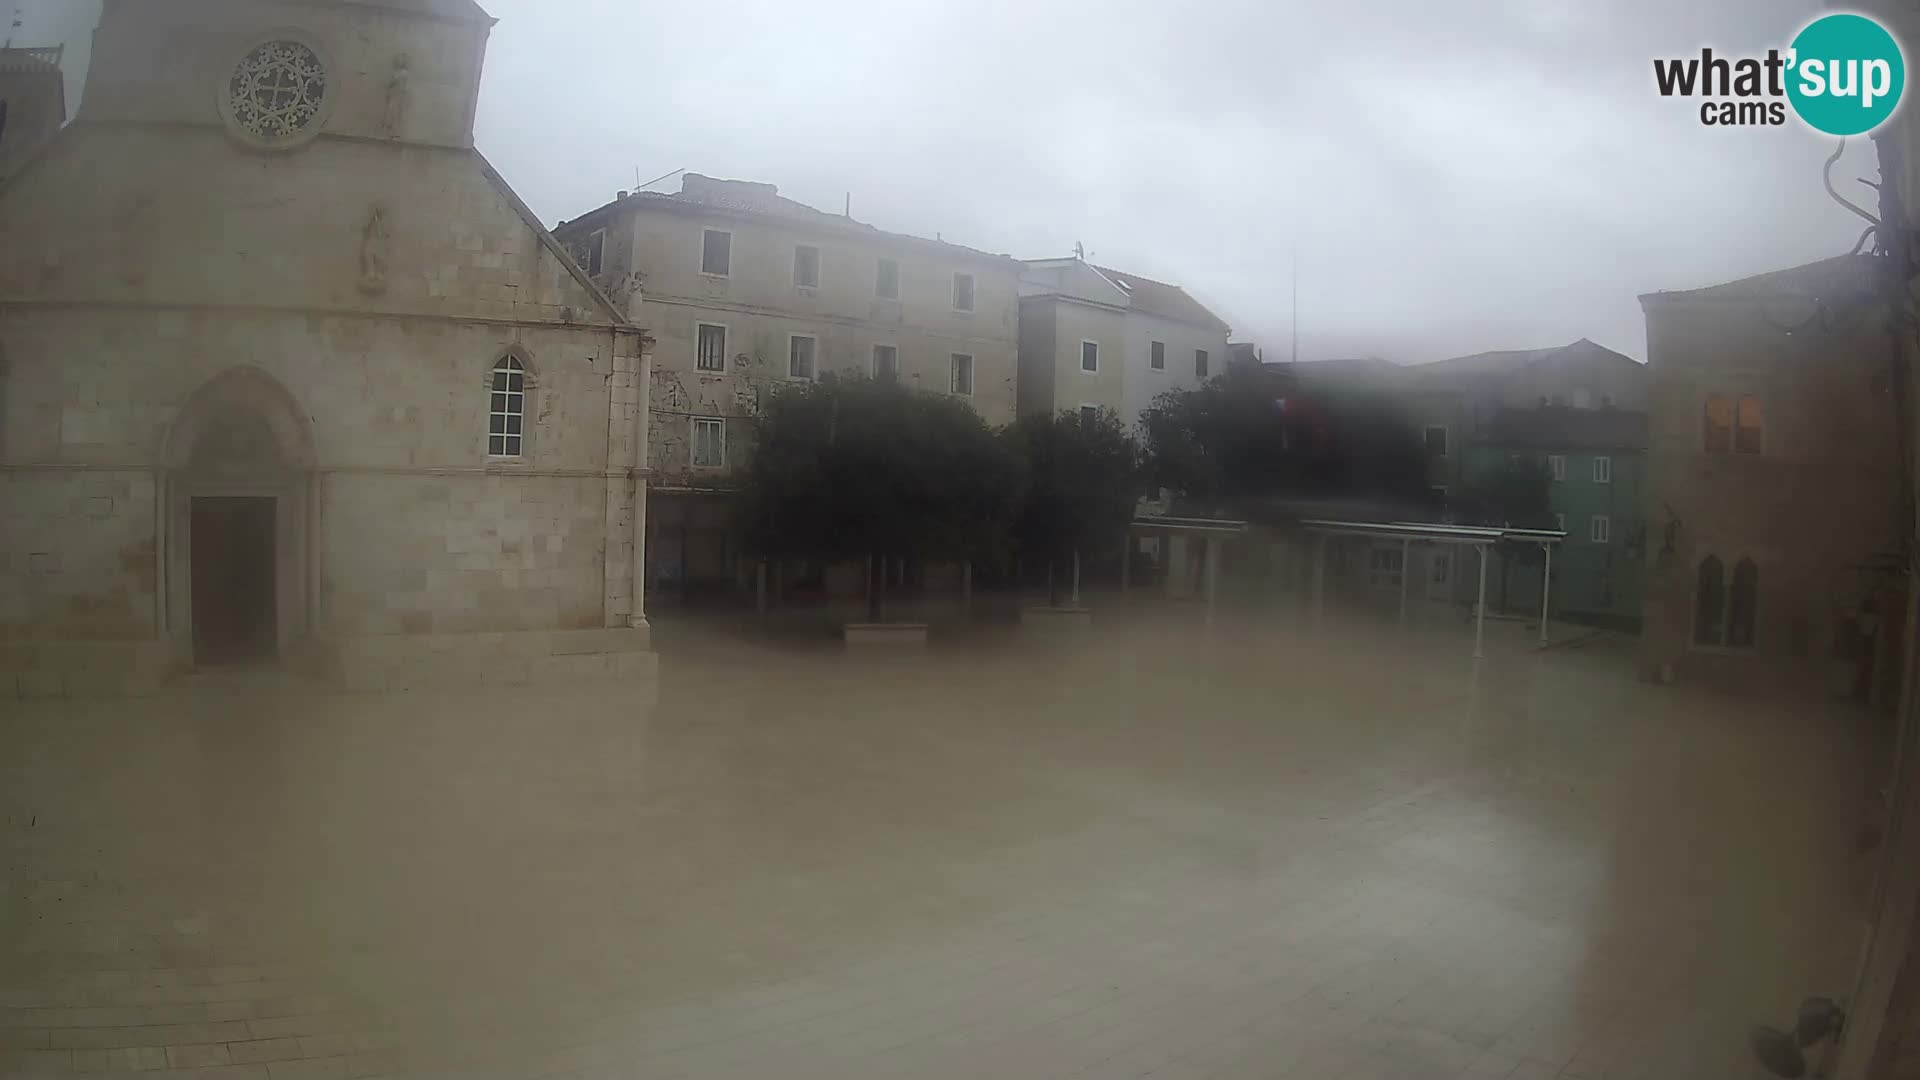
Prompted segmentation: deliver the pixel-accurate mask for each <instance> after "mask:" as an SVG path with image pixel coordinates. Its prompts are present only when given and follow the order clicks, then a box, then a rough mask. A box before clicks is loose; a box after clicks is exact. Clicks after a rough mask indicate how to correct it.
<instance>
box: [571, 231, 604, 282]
mask: <svg viewBox="0 0 1920 1080" xmlns="http://www.w3.org/2000/svg"><path fill="white" fill-rule="evenodd" d="M606 253H607V230H605V229H595V230H593V233H592V234H591V235H589V236H588V237H587V238H586V239H585V240H582V241H580V242H579V243H577V244H575V245H574V246H573V261H574V262H577V263H579V264H580V269H582V270H585V271H586V272H587V276H588V277H599V276H600V268H601V265H602V261H603V260H604V259H605V258H606Z"/></svg>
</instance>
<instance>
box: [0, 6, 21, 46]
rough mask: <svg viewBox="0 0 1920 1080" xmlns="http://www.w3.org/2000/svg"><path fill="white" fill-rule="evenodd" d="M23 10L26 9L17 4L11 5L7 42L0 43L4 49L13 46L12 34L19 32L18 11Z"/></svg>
mask: <svg viewBox="0 0 1920 1080" xmlns="http://www.w3.org/2000/svg"><path fill="white" fill-rule="evenodd" d="M24 10H26V9H25V8H23V7H21V6H20V5H18V4H15V5H14V6H13V25H12V26H9V27H7V43H6V44H5V45H0V48H6V49H11V48H13V35H15V34H17V33H19V32H20V13H21V12H22V11H24Z"/></svg>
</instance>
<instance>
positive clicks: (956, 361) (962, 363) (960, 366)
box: [947, 353, 973, 397]
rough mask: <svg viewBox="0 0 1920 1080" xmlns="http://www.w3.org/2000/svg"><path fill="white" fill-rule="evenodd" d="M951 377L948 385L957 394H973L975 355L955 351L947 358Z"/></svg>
mask: <svg viewBox="0 0 1920 1080" xmlns="http://www.w3.org/2000/svg"><path fill="white" fill-rule="evenodd" d="M947 363H948V366H949V368H950V378H949V379H948V380H947V386H948V388H949V389H951V390H952V391H953V392H954V393H956V394H963V395H967V396H969V397H970V396H972V394H973V357H971V356H968V355H967V354H966V353H954V354H953V355H952V356H951V357H949V358H948V360H947Z"/></svg>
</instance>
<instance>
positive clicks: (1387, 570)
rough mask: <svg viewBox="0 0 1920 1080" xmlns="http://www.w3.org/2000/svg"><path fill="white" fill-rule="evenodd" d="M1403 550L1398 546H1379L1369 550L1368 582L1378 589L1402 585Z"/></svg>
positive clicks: (1395, 587) (1394, 587) (1396, 587)
mask: <svg viewBox="0 0 1920 1080" xmlns="http://www.w3.org/2000/svg"><path fill="white" fill-rule="evenodd" d="M1400 560H1401V552H1400V548H1399V547H1398V546H1394V547H1377V548H1372V549H1370V550H1369V551H1368V552H1367V584H1369V585H1372V586H1373V587H1374V588H1376V589H1398V588H1399V587H1400V571H1401V569H1402V564H1401V561H1400Z"/></svg>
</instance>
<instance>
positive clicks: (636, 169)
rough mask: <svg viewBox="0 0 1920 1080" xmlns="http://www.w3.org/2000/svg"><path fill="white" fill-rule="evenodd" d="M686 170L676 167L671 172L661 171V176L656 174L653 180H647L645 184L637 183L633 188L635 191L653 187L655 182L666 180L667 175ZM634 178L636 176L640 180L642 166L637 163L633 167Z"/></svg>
mask: <svg viewBox="0 0 1920 1080" xmlns="http://www.w3.org/2000/svg"><path fill="white" fill-rule="evenodd" d="M686 171H687V170H685V169H675V170H673V171H672V172H670V173H661V174H660V175H659V176H656V177H654V178H653V179H651V180H649V181H647V182H646V183H644V184H635V185H633V189H634V190H635V191H644V190H645V189H647V188H650V187H652V186H653V185H655V184H657V183H659V182H660V181H662V180H665V179H666V178H667V177H669V176H679V175H680V174H681V173H683V172H686ZM633 178H634V179H635V180H638V179H640V166H638V165H635V166H634V167H633Z"/></svg>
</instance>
